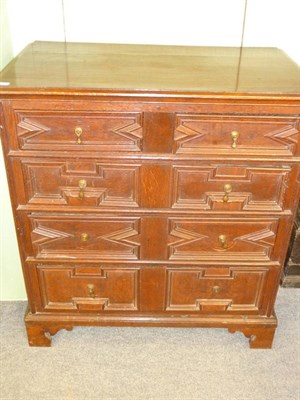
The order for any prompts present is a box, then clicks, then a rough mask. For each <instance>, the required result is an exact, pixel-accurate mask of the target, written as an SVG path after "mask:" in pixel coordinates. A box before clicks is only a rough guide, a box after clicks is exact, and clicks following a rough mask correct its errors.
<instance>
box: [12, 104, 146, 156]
mask: <svg viewBox="0 0 300 400" xmlns="http://www.w3.org/2000/svg"><path fill="white" fill-rule="evenodd" d="M16 120H17V121H16V123H17V137H18V145H19V148H20V149H22V150H46V151H52V150H55V151H59V150H63V151H65V150H69V151H83V150H90V151H104V152H107V151H117V152H120V151H121V152H124V151H127V152H128V151H129V152H132V151H133V152H139V151H141V146H142V137H143V127H142V114H141V113H135V112H109V113H108V112H98V113H97V112H90V113H82V112H80V111H78V112H71V111H70V112H68V113H64V112H62V111H60V112H55V111H48V112H47V111H40V112H35V111H32V112H30V111H17V112H16Z"/></svg>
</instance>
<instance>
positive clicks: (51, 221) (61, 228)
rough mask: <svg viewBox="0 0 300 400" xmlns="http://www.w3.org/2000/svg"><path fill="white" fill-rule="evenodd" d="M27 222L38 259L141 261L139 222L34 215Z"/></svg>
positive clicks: (34, 252) (123, 218)
mask: <svg viewBox="0 0 300 400" xmlns="http://www.w3.org/2000/svg"><path fill="white" fill-rule="evenodd" d="M26 222H27V223H28V227H27V230H28V231H29V232H28V234H29V236H31V241H32V253H33V255H34V256H35V257H37V258H51V259H68V260H73V259H74V260H78V259H86V260H94V259H102V260H103V259H105V260H137V259H138V258H139V248H140V241H139V234H140V218H135V217H128V218H126V217H96V216H90V217H89V216H75V215H39V214H32V215H30V216H29V221H28V219H26Z"/></svg>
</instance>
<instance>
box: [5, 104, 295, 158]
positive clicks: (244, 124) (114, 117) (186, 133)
mask: <svg viewBox="0 0 300 400" xmlns="http://www.w3.org/2000/svg"><path fill="white" fill-rule="evenodd" d="M16 107H17V106H16ZM28 107H30V105H29V104H26V103H24V104H22V107H21V108H20V109H18V107H17V108H16V109H15V110H14V123H15V135H16V137H15V140H14V141H13V142H12V148H14V149H15V150H18V149H21V150H33V151H34V150H42V151H71V152H73V151H83V152H85V151H93V152H104V153H105V152H114V153H120V152H134V153H140V152H149V151H150V152H157V153H162V152H166V153H175V154H179V155H180V154H185V155H188V154H191V155H193V154H205V155H206V154H221V155H230V156H250V157H251V156H258V155H260V156H270V157H282V156H284V157H292V156H294V155H299V154H300V147H299V143H298V141H299V140H298V139H299V131H300V118H299V115H268V114H260V110H259V109H257V110H256V111H255V112H254V113H251V114H245V113H244V114H237V113H236V109H235V108H233V112H232V113H224V112H222V113H220V112H217V113H214V114H210V113H208V112H201V111H200V112H193V113H181V112H178V110H176V108H175V109H174V110H173V112H167V113H166V112H162V110H163V108H164V106H163V105H162V104H161V105H157V112H149V107H148V106H147V105H146V104H144V105H143V106H142V107H141V105H137V104H134V103H133V104H128V103H126V104H122V103H119V104H116V105H115V106H112V105H106V107H107V109H105V108H106V107H105V106H104V110H101V109H99V107H100V105H99V104H98V105H95V104H94V103H88V102H87V104H86V105H85V109H86V111H84V110H80V108H82V107H81V105H80V103H77V104H75V103H68V102H64V103H63V104H62V103H57V104H55V103H50V104H49V103H44V104H43V102H40V103H39V104H36V103H35V104H34V105H33V106H32V107H33V109H32V108H31V107H30V108H29V109H28ZM49 107H50V108H49ZM34 108H36V109H34ZM76 108H77V109H76ZM100 108H101V107H100ZM203 111H205V107H203ZM144 141H145V143H144V144H143V142H144Z"/></svg>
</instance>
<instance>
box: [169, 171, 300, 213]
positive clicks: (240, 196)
mask: <svg viewBox="0 0 300 400" xmlns="http://www.w3.org/2000/svg"><path fill="white" fill-rule="evenodd" d="M298 169H299V168H298V166H295V165H293V166H290V167H289V166H285V167H281V168H280V167H263V168H262V167H257V166H253V167H251V166H242V165H211V164H210V165H189V166H185V165H174V166H173V168H172V207H173V208H178V209H195V210H203V211H204V210H205V211H222V212H229V213H230V212H232V211H247V212H255V211H268V212H279V211H283V210H284V209H288V208H290V207H292V204H290V203H291V199H292V197H293V196H292V195H291V191H293V189H294V188H293V186H292V185H290V182H291V181H292V180H293V179H296V176H297V173H298Z"/></svg>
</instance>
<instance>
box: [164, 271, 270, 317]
mask: <svg viewBox="0 0 300 400" xmlns="http://www.w3.org/2000/svg"><path fill="white" fill-rule="evenodd" d="M277 276H278V271H277V270H276V269H275V268H273V269H268V268H266V267H255V268H250V267H243V268H240V267H229V268H222V267H220V268H214V267H208V268H205V267H204V268H198V267H197V268H190V269H189V268H185V269H183V268H182V269H172V268H170V269H168V271H167V290H166V311H171V312H181V313H182V312H201V313H211V312H214V313H241V312H245V313H250V314H251V313H254V314H255V313H262V312H263V311H264V310H265V309H266V306H267V304H266V296H265V294H266V292H267V290H268V289H269V285H270V283H274V279H276V278H277Z"/></svg>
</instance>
